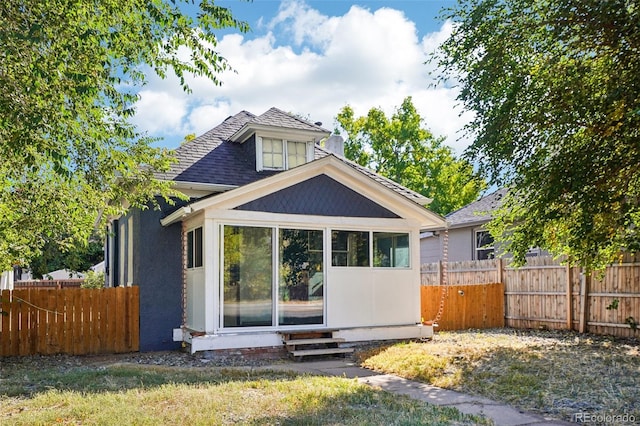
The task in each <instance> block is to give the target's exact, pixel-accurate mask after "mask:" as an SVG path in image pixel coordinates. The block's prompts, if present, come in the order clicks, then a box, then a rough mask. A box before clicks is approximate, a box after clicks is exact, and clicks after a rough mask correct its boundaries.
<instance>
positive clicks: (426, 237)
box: [420, 189, 506, 263]
mask: <svg viewBox="0 0 640 426" xmlns="http://www.w3.org/2000/svg"><path fill="white" fill-rule="evenodd" d="M505 194H506V190H505V189H499V190H497V191H495V192H493V193H491V194H488V195H486V196H484V197H482V198H480V199H479V200H477V201H474V202H473V203H470V204H467V205H466V206H464V207H462V208H460V209H458V210H456V211H454V212H451V213H449V214H448V215H447V216H446V220H447V225H448V228H449V231H448V232H449V235H448V249H447V260H448V261H449V262H458V261H464V260H484V259H492V258H493V257H495V254H496V251H495V248H494V245H493V236H492V235H491V234H490V233H489V231H487V229H486V224H487V222H489V221H490V220H491V218H492V213H493V211H495V209H497V208H498V207H499V206H500V200H501V199H502V197H503V196H504V195H505ZM443 232H444V227H443V228H441V229H438V230H435V231H428V232H423V233H422V234H421V235H420V261H421V263H433V262H437V261H439V260H444V259H442V253H443V252H444V251H443V250H444V247H443V245H444V238H443Z"/></svg>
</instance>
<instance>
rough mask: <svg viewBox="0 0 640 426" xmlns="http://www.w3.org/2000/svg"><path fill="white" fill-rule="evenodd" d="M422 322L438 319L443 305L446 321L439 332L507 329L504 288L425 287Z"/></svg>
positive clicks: (481, 286)
mask: <svg viewBox="0 0 640 426" xmlns="http://www.w3.org/2000/svg"><path fill="white" fill-rule="evenodd" d="M421 290H422V291H421V295H420V296H421V306H422V311H421V314H422V318H423V319H424V320H425V321H431V320H433V319H435V318H436V316H437V314H438V310H439V308H440V303H443V310H442V317H441V318H440V320H439V321H438V330H464V329H467V328H492V327H504V285H503V284H500V283H495V284H485V285H452V286H446V287H445V286H439V285H433V286H422V289H421Z"/></svg>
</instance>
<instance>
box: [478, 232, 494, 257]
mask: <svg viewBox="0 0 640 426" xmlns="http://www.w3.org/2000/svg"><path fill="white" fill-rule="evenodd" d="M478 234H486V235H488V236H489V237H490V238H491V246H486V245H484V246H480V247H479V246H478V243H479V242H480V240H479V239H478ZM481 252H482V253H484V252H486V253H487V257H480V253H481ZM495 257H496V248H495V240H494V238H493V236H492V235H491V233H490V232H489V231H487V230H486V229H484V228H482V229H474V230H473V260H487V259H495Z"/></svg>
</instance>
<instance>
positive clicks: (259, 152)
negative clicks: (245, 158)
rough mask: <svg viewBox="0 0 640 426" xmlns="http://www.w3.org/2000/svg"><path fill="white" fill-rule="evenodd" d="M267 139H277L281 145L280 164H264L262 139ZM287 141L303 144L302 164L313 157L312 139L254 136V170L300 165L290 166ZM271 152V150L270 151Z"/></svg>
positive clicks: (282, 168) (287, 168) (285, 168)
mask: <svg viewBox="0 0 640 426" xmlns="http://www.w3.org/2000/svg"><path fill="white" fill-rule="evenodd" d="M265 139H268V140H270V141H279V142H280V144H281V146H282V166H275V167H274V166H265V161H264V155H265V151H264V140H265ZM289 143H293V144H304V145H305V161H304V163H302V164H306V163H309V162H310V161H312V160H313V158H314V149H313V147H314V142H313V141H304V140H296V139H287V138H278V137H270V136H256V170H257V171H259V172H260V171H262V170H280V171H283V170H289V169H290V168H293V167H298V166H301V165H302V164H296V165H294V166H291V161H290V159H289ZM271 153H272V154H273V151H272V152H271Z"/></svg>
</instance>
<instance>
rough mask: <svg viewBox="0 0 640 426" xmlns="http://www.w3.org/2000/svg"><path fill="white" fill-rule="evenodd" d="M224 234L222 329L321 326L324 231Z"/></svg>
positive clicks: (246, 229) (234, 229) (242, 229)
mask: <svg viewBox="0 0 640 426" xmlns="http://www.w3.org/2000/svg"><path fill="white" fill-rule="evenodd" d="M223 228H224V231H223V232H224V236H223V242H222V244H223V250H222V256H223V260H222V263H223V268H224V269H223V285H222V286H223V317H224V318H223V326H224V327H263V326H276V325H304V324H323V323H324V232H323V231H321V230H305V229H280V230H279V232H278V233H277V235H278V238H277V239H276V238H274V235H276V229H275V228H262V227H250V226H229V225H225V226H223ZM276 259H277V261H276ZM274 277H277V282H276V283H275V285H274ZM276 301H277V303H276ZM275 319H277V321H276V320H275Z"/></svg>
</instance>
